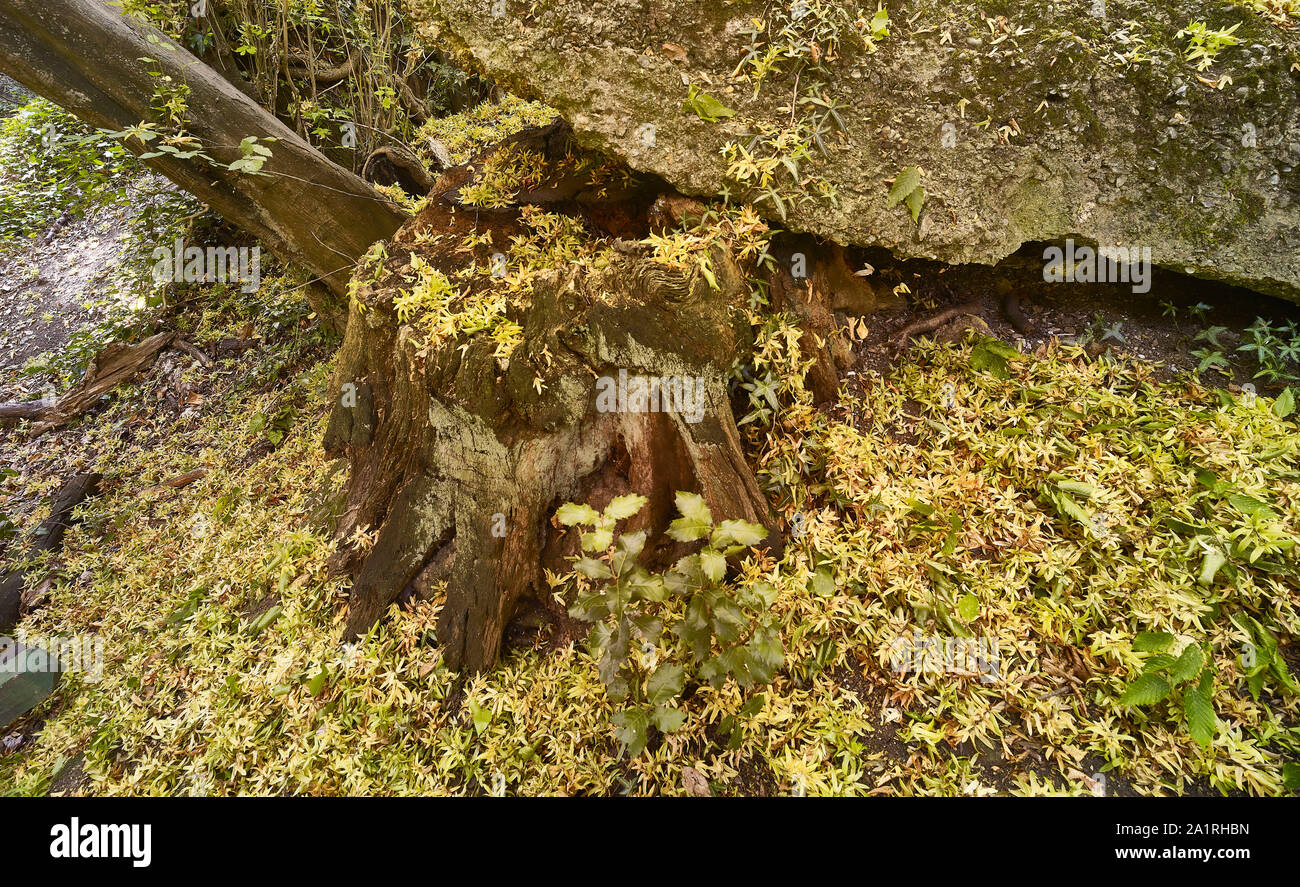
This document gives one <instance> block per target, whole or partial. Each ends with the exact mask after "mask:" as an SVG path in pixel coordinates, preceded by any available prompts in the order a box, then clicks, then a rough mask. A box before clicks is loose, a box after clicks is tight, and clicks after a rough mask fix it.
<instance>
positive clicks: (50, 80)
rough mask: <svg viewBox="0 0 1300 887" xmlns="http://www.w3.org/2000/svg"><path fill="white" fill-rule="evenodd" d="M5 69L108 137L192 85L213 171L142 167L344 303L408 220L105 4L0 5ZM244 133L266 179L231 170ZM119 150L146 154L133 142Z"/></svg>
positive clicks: (190, 59) (192, 115) (162, 164)
mask: <svg viewBox="0 0 1300 887" xmlns="http://www.w3.org/2000/svg"><path fill="white" fill-rule="evenodd" d="M0 71H3V72H4V73H6V74H8V75H9V76H11V77H13V78H14V79H15V80H17V81H18V82H20V83H22V84H23V85H24V86H26V87H27V88H28V89H31V90H33V91H34V92H37V93H39V94H41V95H43V96H45V97H46V98H48V99H50V100H51V101H53V102H55V103H57V104H59V105H61V106H62V107H64V108H66V109H67V110H69V111H71V112H72V113H73V114H76V115H77V116H78V117H80V118H81V119H83V120H85V121H87V122H88V123H90V124H92V125H94V126H99V127H103V128H106V129H110V130H115V131H120V130H123V129H126V128H127V127H130V126H133V125H135V124H139V123H141V122H143V121H148V120H152V119H153V116H154V113H153V111H152V109H151V104H152V103H153V100H154V92H155V89H156V88H157V87H158V86H159V85H160V84H161V83H162V82H163V81H162V77H164V76H166V77H170V78H171V80H170V83H171V84H172V85H173V86H176V87H180V86H182V85H183V86H184V87H186V88H188V90H189V93H188V98H187V106H188V109H189V110H188V115H189V121H188V122H187V125H186V132H187V134H188V135H190V136H192V137H194V138H196V139H197V140H198V143H199V144H200V145H201V146H202V149H203V150H204V151H205V152H206V153H208V154H209V155H210V156H212V157H213V158H214V159H215V160H216V161H219V163H216V164H212V163H209V162H207V161H205V160H203V159H202V158H199V157H192V158H188V159H183V158H179V157H176V156H174V155H171V154H165V153H164V154H161V155H159V156H156V157H153V158H151V159H149V160H148V161H146V162H147V164H148V165H149V166H150V167H152V168H153V169H155V170H157V171H158V172H159V173H161V174H162V175H165V176H166V177H167V178H169V179H171V180H172V181H173V182H175V183H176V184H177V185H179V186H180V187H181V188H183V189H185V190H186V191H189V192H190V193H192V194H194V195H195V196H196V197H198V198H199V199H201V200H203V201H204V202H205V203H207V204H208V205H209V206H210V207H212V208H213V209H214V210H216V211H217V212H218V213H220V214H221V215H222V216H223V217H224V218H225V219H226V220H227V221H228V222H230V223H231V224H233V225H235V226H237V227H239V228H242V229H243V230H245V231H248V232H249V233H251V234H254V235H255V236H257V237H259V238H261V239H262V241H263V242H264V243H266V245H267V246H268V247H270V248H271V249H272V250H273V251H275V253H276V254H277V255H279V256H280V257H281V258H283V259H286V260H288V261H291V262H294V263H296V264H299V265H301V266H303V267H305V268H306V269H308V270H309V271H311V272H312V273H313V274H315V275H317V277H318V278H319V279H320V281H321V282H322V283H323V284H324V286H325V287H327V288H328V289H329V290H330V291H331V292H332V293H333V294H334V295H335V296H341V295H343V293H344V292H345V290H346V286H347V282H348V279H349V278H350V277H351V274H352V266H353V265H354V264H355V263H356V261H357V260H358V259H359V258H360V257H361V256H362V254H364V253H365V251H366V250H367V249H368V248H369V247H370V245H371V244H372V243H374V242H375V241H376V240H383V239H385V238H387V237H389V236H390V235H391V234H392V233H393V232H394V231H396V230H397V228H398V226H399V225H401V224H402V222H403V221H404V219H405V218H406V217H405V215H404V214H403V213H402V212H401V211H400V210H399V209H397V207H395V206H393V205H392V204H391V203H390V202H389V201H387V200H386V199H384V198H383V197H382V196H381V195H380V194H379V193H378V192H376V191H375V190H374V188H372V187H371V186H370V185H368V184H366V183H365V182H364V181H362V180H361V179H360V178H358V177H357V176H354V175H353V174H352V173H350V172H348V171H347V170H345V169H343V168H342V167H341V166H339V165H338V164H336V163H334V162H332V161H330V160H329V159H328V158H326V157H325V156H324V155H323V154H321V153H320V152H319V151H317V150H316V149H315V148H313V147H312V146H311V145H309V144H307V143H306V142H304V141H303V140H302V139H301V138H299V137H298V136H297V134H296V133H294V132H293V131H292V130H290V129H289V128H288V127H286V126H285V125H284V124H283V123H281V122H280V121H279V120H277V119H276V118H275V117H274V116H273V115H272V114H271V113H270V112H268V111H266V110H265V109H264V108H262V107H261V106H259V105H258V104H257V103H256V102H254V101H253V100H252V99H250V98H249V97H248V96H246V95H245V94H244V93H242V92H240V91H239V90H238V89H237V88H235V86H233V85H232V84H231V83H230V82H229V81H228V80H226V79H225V78H224V77H223V76H222V75H221V74H219V73H217V72H216V71H215V70H213V69H212V68H210V67H208V66H207V65H205V64H203V62H201V61H199V60H198V59H197V58H195V57H194V56H193V55H191V54H190V53H189V52H187V51H186V50H185V49H184V48H183V47H181V46H179V45H176V44H175V43H174V42H173V41H171V40H170V39H169V38H167V37H165V36H164V35H162V34H160V33H159V32H158V31H156V30H154V29H153V28H150V27H149V26H147V25H143V24H141V23H139V22H137V21H134V20H132V19H130V18H128V17H126V16H124V15H122V13H121V12H120V11H119V10H118V9H116V8H115V7H113V6H110V5H109V4H107V3H98V2H94V3H87V2H81V0H0ZM248 136H254V137H256V138H257V139H259V140H260V141H261V142H263V143H266V144H267V146H268V147H270V148H271V150H272V156H271V158H269V159H268V160H267V161H266V162H265V165H264V166H263V168H262V170H261V172H262V174H261V175H250V174H248V173H245V172H240V171H236V170H230V169H228V168H227V165H228V164H229V163H231V162H232V161H234V160H236V159H238V158H239V157H240V156H241V155H240V150H239V148H238V146H239V144H240V142H241V141H242V140H243V139H244V138H245V137H248ZM268 140H273V141H268ZM126 144H127V147H129V148H131V150H133V151H136V152H138V153H144V152H145V148H146V146H145V145H143V144H141V143H140V142H139V141H138V140H137V139H129V140H127V142H126ZM156 144H157V143H156V142H155V143H152V144H150V145H149V147H150V148H156ZM336 306H337V307H336ZM341 306H342V299H336V300H333V301H331V300H323V301H322V303H321V304H319V305H317V306H316V307H317V309H318V311H321V312H322V313H323V314H324V316H325V317H326V319H327V320H330V321H333V320H334V319H335V317H338V318H339V319H340V320H341V317H342V314H343V309H342V308H341Z"/></svg>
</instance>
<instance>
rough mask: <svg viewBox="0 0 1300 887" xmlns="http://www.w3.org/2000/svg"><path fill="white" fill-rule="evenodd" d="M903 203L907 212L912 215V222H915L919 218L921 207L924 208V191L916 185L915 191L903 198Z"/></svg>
mask: <svg viewBox="0 0 1300 887" xmlns="http://www.w3.org/2000/svg"><path fill="white" fill-rule="evenodd" d="M903 203H905V204H907V211H908V212H910V213H911V214H912V221H913V222H916V221H917V220H919V219H920V218H921V207H923V206H925V189H924V188H922V187H921V186H920V185H917V186H916V190H914V191H913V192H912V193H911V194H908V195H907V196H906V197H904V198H903Z"/></svg>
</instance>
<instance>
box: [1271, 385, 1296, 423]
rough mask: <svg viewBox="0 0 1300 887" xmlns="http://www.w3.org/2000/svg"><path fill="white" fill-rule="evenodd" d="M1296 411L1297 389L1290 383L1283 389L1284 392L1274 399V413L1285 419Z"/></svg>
mask: <svg viewBox="0 0 1300 887" xmlns="http://www.w3.org/2000/svg"><path fill="white" fill-rule="evenodd" d="M1294 412H1295V391H1294V389H1292V388H1291V386H1290V385H1288V386H1286V387H1285V388H1283V389H1282V393H1281V394H1279V395H1278V396H1277V399H1276V400H1274V401H1273V415H1275V416H1277V417H1278V418H1279V419H1285V418H1286V417H1287V416H1289V415H1291V414H1292V413H1294Z"/></svg>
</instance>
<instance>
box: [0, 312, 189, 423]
mask: <svg viewBox="0 0 1300 887" xmlns="http://www.w3.org/2000/svg"><path fill="white" fill-rule="evenodd" d="M175 337H176V334H175V333H159V334H158V335H156V336H150V337H149V338H148V339H145V340H144V341H143V342H141V343H140V344H138V345H122V344H120V343H114V344H112V345H109V346H108V347H107V348H105V349H104V350H103V351H101V352H99V354H98V355H96V356H95V358H94V360H92V361H91V362H90V366H88V367H86V374H85V375H84V376H83V377H82V379H81V381H80V382H78V383H77V384H76V385H74V386H73V387H72V388H71V389H69V390H68V391H67V392H65V393H64V394H63V396H62V397H60V398H59V399H58V400H57V401H55V402H54V403H48V402H45V401H26V402H23V403H9V404H0V420H3V419H35V420H36V424H35V425H34V426H33V427H32V436H33V437H37V436H39V435H42V434H44V433H45V432H47V431H49V430H51V429H54V428H58V427H60V426H62V425H66V424H67V423H68V422H70V421H72V420H73V419H75V418H76V417H77V416H80V415H81V414H82V413H84V412H85V411H86V410H88V409H90V408H91V407H92V406H94V405H95V404H96V403H97V402H98V401H99V399H100V398H101V397H102V396H103V395H105V394H107V393H108V392H110V391H112V390H113V389H114V388H116V387H117V386H118V385H120V384H121V383H123V382H125V381H127V380H128V379H130V378H131V377H132V376H134V375H135V374H136V373H138V372H140V371H141V370H143V369H145V368H147V367H148V366H150V365H151V364H152V363H153V361H154V358H155V357H157V355H158V352H159V351H161V350H162V349H163V348H164V347H165V346H166V345H168V344H170V343H171V341H172V340H173V339H174V338H175Z"/></svg>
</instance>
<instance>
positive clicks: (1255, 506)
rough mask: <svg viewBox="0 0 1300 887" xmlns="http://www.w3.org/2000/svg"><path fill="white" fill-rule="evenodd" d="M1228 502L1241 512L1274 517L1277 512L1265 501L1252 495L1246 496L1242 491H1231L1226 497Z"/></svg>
mask: <svg viewBox="0 0 1300 887" xmlns="http://www.w3.org/2000/svg"><path fill="white" fill-rule="evenodd" d="M1228 504H1229V505H1231V506H1232V507H1233V508H1235V509H1237V510H1238V511H1240V512H1241V513H1242V514H1249V515H1260V516H1262V517H1276V516H1277V513H1276V512H1274V511H1273V509H1272V508H1270V507H1269V504H1268V503H1267V502H1261V501H1259V500H1258V499H1256V498H1255V497H1254V496H1247V495H1245V494H1244V493H1233V494H1232V495H1230V496H1229V497H1228Z"/></svg>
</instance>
